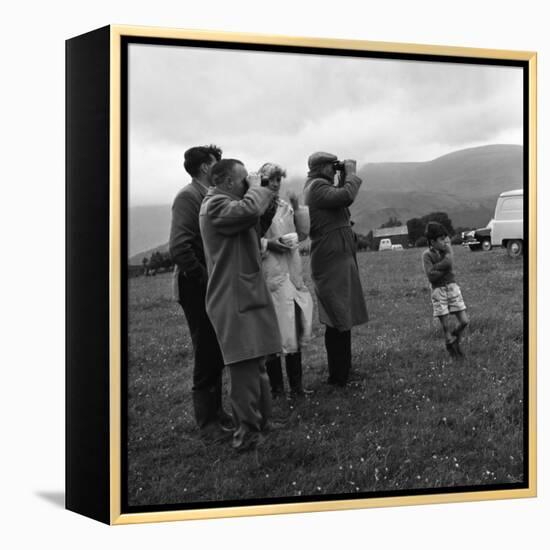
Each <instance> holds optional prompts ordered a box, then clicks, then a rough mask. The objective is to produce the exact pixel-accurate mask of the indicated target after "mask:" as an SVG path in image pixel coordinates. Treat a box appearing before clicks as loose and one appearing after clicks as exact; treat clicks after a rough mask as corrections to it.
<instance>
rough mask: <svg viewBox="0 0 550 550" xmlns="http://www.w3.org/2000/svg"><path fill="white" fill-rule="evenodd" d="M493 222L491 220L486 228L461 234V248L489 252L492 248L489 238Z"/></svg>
mask: <svg viewBox="0 0 550 550" xmlns="http://www.w3.org/2000/svg"><path fill="white" fill-rule="evenodd" d="M493 223H494V220H491V221H490V222H489V223H488V224H487V226H486V227H481V228H480V229H474V230H472V231H465V232H464V233H462V239H463V243H462V245H463V246H468V247H469V248H470V250H472V251H474V252H475V251H476V250H485V251H489V250H491V249H492V248H493V241H492V237H491V233H492V228H493Z"/></svg>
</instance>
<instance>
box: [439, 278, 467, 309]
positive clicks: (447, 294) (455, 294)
mask: <svg viewBox="0 0 550 550" xmlns="http://www.w3.org/2000/svg"><path fill="white" fill-rule="evenodd" d="M432 305H433V308H434V317H441V316H442V315H449V313H458V312H459V311H464V310H465V309H466V304H465V303H464V300H463V299H462V293H461V292H460V287H459V286H458V285H457V284H456V283H450V284H448V285H445V286H438V287H436V288H434V289H432Z"/></svg>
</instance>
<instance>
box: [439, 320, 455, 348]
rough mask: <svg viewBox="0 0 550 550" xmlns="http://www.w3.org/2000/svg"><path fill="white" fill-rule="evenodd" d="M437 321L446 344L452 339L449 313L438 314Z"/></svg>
mask: <svg viewBox="0 0 550 550" xmlns="http://www.w3.org/2000/svg"><path fill="white" fill-rule="evenodd" d="M439 321H440V322H441V328H442V329H443V333H444V334H445V342H446V343H447V344H448V343H450V342H452V341H453V339H454V338H453V334H452V332H451V323H450V319H449V315H440V316H439Z"/></svg>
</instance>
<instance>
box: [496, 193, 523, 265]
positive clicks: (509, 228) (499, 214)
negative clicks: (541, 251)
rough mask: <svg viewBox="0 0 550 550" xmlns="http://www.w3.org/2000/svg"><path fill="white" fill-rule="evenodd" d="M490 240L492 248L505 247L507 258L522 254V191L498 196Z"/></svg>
mask: <svg viewBox="0 0 550 550" xmlns="http://www.w3.org/2000/svg"><path fill="white" fill-rule="evenodd" d="M491 240H492V243H493V245H494V246H497V245H498V246H504V247H506V249H507V251H508V255H509V256H519V255H520V254H522V253H523V189H514V190H513V191H505V192H504V193H501V194H500V196H499V198H498V200H497V205H496V207H495V219H494V223H493V231H492V235H491Z"/></svg>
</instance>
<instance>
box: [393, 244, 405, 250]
mask: <svg viewBox="0 0 550 550" xmlns="http://www.w3.org/2000/svg"><path fill="white" fill-rule="evenodd" d="M391 249H392V250H403V245H402V244H392V245H391Z"/></svg>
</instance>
